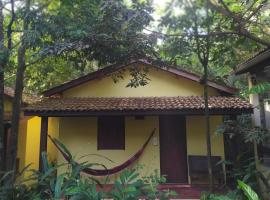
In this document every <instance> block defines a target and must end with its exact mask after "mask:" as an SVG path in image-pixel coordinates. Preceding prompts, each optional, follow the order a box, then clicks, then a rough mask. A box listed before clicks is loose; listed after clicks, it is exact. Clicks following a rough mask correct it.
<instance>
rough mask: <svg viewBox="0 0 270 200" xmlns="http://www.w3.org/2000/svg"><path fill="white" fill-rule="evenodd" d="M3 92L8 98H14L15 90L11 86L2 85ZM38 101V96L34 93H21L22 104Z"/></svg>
mask: <svg viewBox="0 0 270 200" xmlns="http://www.w3.org/2000/svg"><path fill="white" fill-rule="evenodd" d="M4 94H5V95H6V96H8V97H10V98H14V95H15V91H14V89H13V88H12V87H8V86H5V87H4ZM37 101H40V98H39V97H38V96H36V95H30V94H26V93H23V103H24V104H31V103H35V102H37Z"/></svg>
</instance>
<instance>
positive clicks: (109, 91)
mask: <svg viewBox="0 0 270 200" xmlns="http://www.w3.org/2000/svg"><path fill="white" fill-rule="evenodd" d="M147 76H148V78H149V79H150V82H149V84H147V85H146V86H140V87H137V88H130V87H126V85H127V83H128V82H129V80H130V79H131V76H130V75H129V72H128V71H126V72H125V73H123V77H124V79H123V80H122V79H119V81H118V82H117V83H116V84H115V83H114V81H113V79H112V77H111V76H107V77H104V78H101V79H96V80H92V81H89V82H87V83H84V84H82V85H80V86H77V87H74V88H71V89H69V90H67V91H65V92H64V93H63V96H64V97H123V96H124V97H136V96H139V97H140V96H192V95H197V96H202V95H203V86H202V85H200V84H199V83H198V82H194V81H191V80H188V79H185V78H179V77H178V76H176V75H173V74H171V73H169V72H165V71H162V70H160V69H154V68H149V72H148V74H147ZM209 94H210V95H218V93H217V91H216V90H215V89H213V88H209Z"/></svg>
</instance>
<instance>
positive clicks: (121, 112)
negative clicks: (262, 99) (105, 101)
mask: <svg viewBox="0 0 270 200" xmlns="http://www.w3.org/2000/svg"><path fill="white" fill-rule="evenodd" d="M250 113H253V108H235V109H231V108H228V109H224V108H222V109H221V108H217V109H210V110H209V114H210V115H240V114H250ZM168 114H170V115H179V114H181V115H203V114H204V109H174V110H172V109H171V110H166V109H164V110H119V111H118V110H104V111H31V110H25V111H24V115H25V116H40V117H87V116H88V117H89V116H104V115H108V116H110V115H113V116H115V115H122V116H134V115H148V116H155V115H168Z"/></svg>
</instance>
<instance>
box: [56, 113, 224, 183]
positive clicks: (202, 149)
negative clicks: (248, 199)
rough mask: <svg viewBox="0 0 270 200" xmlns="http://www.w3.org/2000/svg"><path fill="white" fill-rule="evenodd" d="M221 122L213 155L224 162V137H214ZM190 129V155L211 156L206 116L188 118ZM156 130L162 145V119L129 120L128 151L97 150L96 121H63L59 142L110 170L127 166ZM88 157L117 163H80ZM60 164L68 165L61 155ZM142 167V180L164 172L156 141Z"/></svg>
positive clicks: (214, 119) (214, 121)
mask: <svg viewBox="0 0 270 200" xmlns="http://www.w3.org/2000/svg"><path fill="white" fill-rule="evenodd" d="M221 121H222V117H211V120H210V124H211V133H212V136H211V140H212V151H213V155H217V156H222V157H223V158H224V146H223V137H222V136H217V135H215V133H214V132H215V130H216V128H217V126H218V125H219V124H220V123H221ZM186 126H187V153H188V155H207V154H206V136H205V126H204V118H203V117H202V116H188V117H187V120H186ZM154 128H157V132H156V135H155V137H156V138H157V141H159V120H158V116H151V117H150V116H148V117H145V119H144V120H135V118H134V117H126V119H125V137H126V142H125V145H126V150H97V118H96V117H88V118H87V117H82V118H61V119H60V137H59V138H60V140H61V141H62V142H63V143H64V144H65V145H66V146H67V147H68V149H70V150H71V152H72V154H73V155H75V158H76V159H77V160H78V161H89V162H94V163H100V164H104V165H105V166H106V167H107V168H111V167H114V166H116V165H119V164H121V163H123V162H124V161H126V160H127V159H129V158H130V157H131V156H132V155H133V154H134V153H136V152H137V151H138V149H140V147H141V146H142V144H143V143H144V142H145V141H146V139H147V137H148V136H149V134H150V132H151V131H152V130H153V129H154ZM87 154H97V155H101V156H106V157H108V158H110V159H111V160H113V161H114V163H112V162H110V161H108V160H106V159H104V158H102V157H98V156H87V157H85V158H84V159H80V158H81V157H82V156H84V155H87ZM168 156H169V155H168ZM58 162H59V163H63V162H65V161H64V159H63V157H62V155H61V154H59V160H58ZM138 164H140V165H142V166H144V167H143V169H142V171H141V175H142V176H143V175H150V174H151V173H153V172H154V170H155V169H156V170H160V152H159V144H158V145H156V146H155V145H154V144H153V141H151V142H150V143H149V145H148V147H147V149H146V151H145V152H144V154H143V156H142V157H141V158H140V160H139V163H138ZM97 168H98V167H97ZM64 169H65V168H63V170H64ZM114 177H115V175H114V176H113V178H114Z"/></svg>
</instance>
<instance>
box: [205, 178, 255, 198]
mask: <svg viewBox="0 0 270 200" xmlns="http://www.w3.org/2000/svg"><path fill="white" fill-rule="evenodd" d="M237 185H238V189H239V191H237V190H235V191H231V192H229V193H228V194H226V195H217V194H207V193H205V194H203V195H202V196H201V198H200V200H260V199H259V196H258V195H257V193H256V192H255V191H254V190H253V189H252V188H251V187H250V186H249V185H247V184H245V183H244V182H243V181H240V180H238V181H237Z"/></svg>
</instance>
